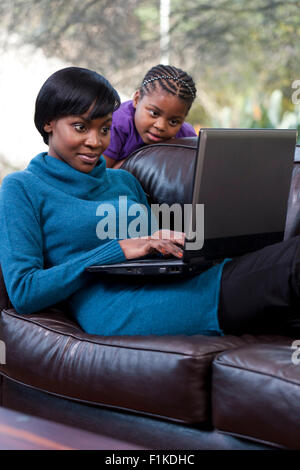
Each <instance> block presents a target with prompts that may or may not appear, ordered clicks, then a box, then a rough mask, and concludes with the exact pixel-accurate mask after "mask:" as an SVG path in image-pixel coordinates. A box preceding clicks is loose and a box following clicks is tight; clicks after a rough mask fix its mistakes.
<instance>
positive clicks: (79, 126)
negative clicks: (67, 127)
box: [73, 123, 86, 132]
mask: <svg viewBox="0 0 300 470" xmlns="http://www.w3.org/2000/svg"><path fill="white" fill-rule="evenodd" d="M73 127H74V129H75V130H76V131H77V132H84V131H85V130H86V127H85V125H84V124H82V123H77V124H73Z"/></svg>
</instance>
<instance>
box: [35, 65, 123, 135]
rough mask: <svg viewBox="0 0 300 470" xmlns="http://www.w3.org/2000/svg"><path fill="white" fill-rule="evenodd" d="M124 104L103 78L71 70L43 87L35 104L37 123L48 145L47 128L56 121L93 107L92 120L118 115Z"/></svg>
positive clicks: (58, 75) (65, 70)
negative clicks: (116, 113)
mask: <svg viewBox="0 0 300 470" xmlns="http://www.w3.org/2000/svg"><path fill="white" fill-rule="evenodd" d="M120 103H121V101H120V97H119V95H118V93H117V91H116V90H115V89H114V88H113V87H112V85H111V84H110V83H109V82H108V81H107V80H106V79H105V78H104V77H103V76H102V75H99V74H98V73H97V72H94V71H92V70H88V69H84V68H80V67H67V68H65V69H62V70H58V71H57V72H55V73H54V74H52V75H51V76H50V77H49V78H48V79H47V80H46V82H45V83H44V85H43V86H42V88H41V90H40V92H39V94H38V96H37V99H36V103H35V115H34V123H35V125H36V128H37V129H38V131H39V133H40V134H41V135H42V137H43V140H44V142H45V143H46V144H48V133H47V132H46V131H44V126H45V124H46V123H47V122H50V121H51V120H52V119H58V118H61V117H65V116H70V115H74V116H78V115H81V114H84V113H86V112H87V111H88V110H89V109H90V108H91V106H92V109H91V112H90V115H89V119H96V118H98V117H102V116H106V115H107V114H109V113H112V112H114V111H115V110H116V109H118V107H119V106H120Z"/></svg>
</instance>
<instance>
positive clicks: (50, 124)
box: [44, 121, 53, 134]
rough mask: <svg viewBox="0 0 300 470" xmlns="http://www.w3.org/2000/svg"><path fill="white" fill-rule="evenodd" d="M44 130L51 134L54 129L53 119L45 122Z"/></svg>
mask: <svg viewBox="0 0 300 470" xmlns="http://www.w3.org/2000/svg"><path fill="white" fill-rule="evenodd" d="M44 131H45V132H47V133H48V134H50V133H51V132H52V131H53V121H49V122H45V124H44Z"/></svg>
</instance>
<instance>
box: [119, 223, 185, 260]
mask: <svg viewBox="0 0 300 470" xmlns="http://www.w3.org/2000/svg"><path fill="white" fill-rule="evenodd" d="M184 238H185V234H184V233H182V232H172V231H171V230H158V231H157V232H155V233H154V234H153V235H150V236H148V237H139V238H128V239H126V240H121V241H119V243H120V246H121V248H122V250H123V253H124V255H125V257H126V259H134V258H141V257H143V256H146V255H148V254H151V253H155V252H159V253H162V254H163V255H164V256H169V255H173V256H176V257H177V258H182V256H183V249H182V248H181V246H184Z"/></svg>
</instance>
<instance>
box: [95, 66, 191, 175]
mask: <svg viewBox="0 0 300 470" xmlns="http://www.w3.org/2000/svg"><path fill="white" fill-rule="evenodd" d="M195 97H196V88H195V84H194V81H193V79H192V77H191V76H190V75H188V74H187V73H186V72H183V71H182V70H180V69H178V68H176V67H172V66H169V65H157V66H156V67H153V68H152V69H150V70H149V72H148V73H147V74H146V75H145V77H144V79H143V81H142V84H141V86H140V88H139V89H138V90H137V91H136V92H135V94H134V96H133V100H130V101H126V102H125V103H123V104H121V106H120V108H119V109H118V110H117V111H115V112H114V114H113V120H112V127H111V138H110V144H109V147H108V148H107V149H106V151H105V155H104V156H105V159H106V165H107V167H113V168H119V167H120V166H121V165H122V163H123V160H124V159H125V158H127V157H128V156H129V155H130V154H131V153H132V152H133V151H134V150H136V149H138V148H140V147H142V146H143V145H147V144H155V143H158V142H163V141H165V140H168V139H172V138H173V137H190V136H196V132H195V130H194V129H193V127H192V126H191V124H188V123H186V122H184V121H185V119H186V116H187V114H188V112H189V110H190V108H191V106H192V103H193V101H194V99H195Z"/></svg>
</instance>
